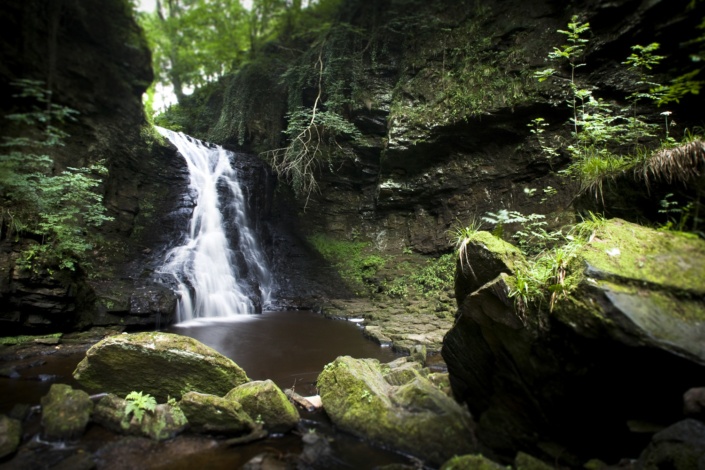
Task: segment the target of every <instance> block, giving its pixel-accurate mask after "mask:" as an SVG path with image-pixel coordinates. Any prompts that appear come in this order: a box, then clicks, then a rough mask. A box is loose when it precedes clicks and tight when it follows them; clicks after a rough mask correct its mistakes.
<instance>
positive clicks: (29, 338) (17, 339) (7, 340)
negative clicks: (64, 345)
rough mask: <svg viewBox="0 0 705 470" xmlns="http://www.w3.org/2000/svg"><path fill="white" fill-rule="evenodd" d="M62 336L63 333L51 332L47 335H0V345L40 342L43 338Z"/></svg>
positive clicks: (52, 338)
mask: <svg viewBox="0 0 705 470" xmlns="http://www.w3.org/2000/svg"><path fill="white" fill-rule="evenodd" d="M61 336H63V333H52V334H49V335H36V336H33V335H20V336H3V337H0V345H3V346H11V345H15V344H23V343H30V342H35V343H36V342H39V343H41V342H42V341H43V340H54V339H59V338H61Z"/></svg>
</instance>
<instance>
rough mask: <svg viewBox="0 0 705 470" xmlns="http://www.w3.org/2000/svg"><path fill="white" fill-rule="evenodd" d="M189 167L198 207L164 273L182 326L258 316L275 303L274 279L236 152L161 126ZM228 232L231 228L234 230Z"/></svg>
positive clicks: (166, 263) (168, 254)
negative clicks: (245, 192) (235, 160)
mask: <svg viewBox="0 0 705 470" xmlns="http://www.w3.org/2000/svg"><path fill="white" fill-rule="evenodd" d="M157 130H158V131H159V132H160V133H161V134H162V135H163V136H164V137H166V138H167V139H169V141H171V143H173V144H174V145H175V146H176V148H177V149H178V150H179V153H180V154H181V155H182V156H183V157H184V159H185V160H186V163H187V165H188V170H189V178H190V183H189V186H190V189H191V191H192V192H193V193H194V194H195V195H196V206H195V207H194V210H193V215H192V216H191V221H190V222H189V226H188V232H187V233H186V235H185V237H184V242H183V244H182V245H180V246H177V247H175V248H173V249H171V250H170V251H169V252H168V253H167V256H166V260H165V262H164V265H163V267H162V268H161V270H160V272H161V273H165V274H170V275H172V276H173V277H174V278H175V279H176V282H177V285H178V287H177V291H178V294H179V296H180V300H179V303H178V307H177V319H178V321H179V322H184V321H188V320H193V319H196V318H216V317H228V316H232V315H236V314H242V313H256V312H257V311H259V310H260V309H261V306H262V305H265V304H267V303H268V302H269V301H270V300H271V299H270V296H271V293H272V277H271V274H270V272H269V269H268V267H267V263H266V258H265V256H264V253H263V252H262V249H261V247H260V243H259V240H258V239H257V236H256V233H255V230H254V228H253V227H252V224H251V220H250V217H249V215H248V210H247V205H246V201H245V198H244V195H243V191H242V188H241V187H240V182H239V181H238V175H237V171H236V170H235V169H234V168H233V167H232V166H231V159H233V158H235V156H236V155H235V154H233V153H232V152H229V151H227V150H225V149H223V148H222V147H220V146H215V145H210V144H204V143H202V142H200V141H198V140H196V139H193V138H191V137H188V136H186V135H184V134H181V133H176V132H172V131H170V130H167V129H163V128H160V127H157ZM233 225H234V229H233V230H227V229H226V226H233Z"/></svg>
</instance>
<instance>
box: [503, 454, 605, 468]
mask: <svg viewBox="0 0 705 470" xmlns="http://www.w3.org/2000/svg"><path fill="white" fill-rule="evenodd" d="M514 468H516V469H517V470H553V468H554V467H553V465H549V464H547V463H546V462H544V461H543V460H539V459H537V458H536V457H534V456H531V455H529V454H526V453H524V452H518V453H517V456H516V458H515V459H514ZM600 468H601V467H600Z"/></svg>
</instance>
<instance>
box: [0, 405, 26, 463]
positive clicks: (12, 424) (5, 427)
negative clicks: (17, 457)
mask: <svg viewBox="0 0 705 470" xmlns="http://www.w3.org/2000/svg"><path fill="white" fill-rule="evenodd" d="M21 439H22V423H21V422H20V421H18V420H16V419H12V418H8V417H7V416H5V415H0V459H2V458H3V457H6V456H8V455H10V454H12V453H14V452H15V451H16V450H17V447H19V445H20V440H21Z"/></svg>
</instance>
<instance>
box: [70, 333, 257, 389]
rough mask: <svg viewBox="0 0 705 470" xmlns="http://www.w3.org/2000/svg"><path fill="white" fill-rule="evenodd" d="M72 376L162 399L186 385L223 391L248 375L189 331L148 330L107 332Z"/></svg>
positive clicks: (88, 385) (89, 384)
mask: <svg viewBox="0 0 705 470" xmlns="http://www.w3.org/2000/svg"><path fill="white" fill-rule="evenodd" d="M74 377H75V378H76V380H78V381H79V382H80V383H81V384H82V385H83V386H84V387H86V388H88V389H91V390H96V391H102V392H111V393H116V394H118V395H121V396H124V395H126V394H128V393H130V392H131V391H133V390H142V391H143V392H145V393H149V394H150V395H153V396H154V397H155V398H157V400H159V401H166V400H167V397H168V396H179V395H180V394H181V393H183V391H184V390H185V388H186V387H187V386H188V387H191V388H192V390H186V391H199V392H203V393H211V394H214V395H224V394H225V393H227V392H228V391H229V390H230V389H231V388H232V387H235V386H237V385H240V384H243V383H245V382H248V381H249V379H248V377H247V375H246V374H245V371H243V370H242V369H241V368H240V367H239V366H238V365H237V364H235V363H234V362H233V361H232V360H230V359H228V358H227V357H225V356H223V355H221V354H220V353H218V352H217V351H215V350H214V349H211V348H209V347H208V346H206V345H204V344H202V343H200V342H198V341H196V340H194V339H192V338H189V337H186V336H180V335H175V334H170V333H160V332H147V333H135V334H129V335H128V334H123V335H119V336H113V337H109V338H106V339H104V340H102V341H100V342H98V343H97V344H95V345H94V346H93V347H91V349H89V350H88V352H87V353H86V358H85V359H83V361H81V363H79V364H78V366H77V367H76V371H75V372H74Z"/></svg>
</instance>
